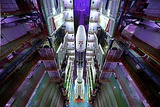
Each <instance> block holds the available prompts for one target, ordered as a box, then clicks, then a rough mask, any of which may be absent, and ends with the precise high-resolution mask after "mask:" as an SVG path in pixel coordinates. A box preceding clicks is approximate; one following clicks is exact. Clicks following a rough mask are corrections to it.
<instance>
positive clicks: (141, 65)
mask: <svg viewBox="0 0 160 107" xmlns="http://www.w3.org/2000/svg"><path fill="white" fill-rule="evenodd" d="M117 43H118V44H119V45H120V46H121V47H122V48H123V49H124V50H125V52H126V53H127V54H128V55H129V56H130V57H131V58H132V59H133V60H134V61H135V62H136V63H137V64H138V65H139V66H140V67H141V68H142V69H143V71H144V72H145V73H146V74H147V75H148V76H149V77H150V78H151V79H152V80H153V81H154V82H155V83H156V84H157V85H158V86H160V79H158V78H157V77H156V76H155V75H154V74H153V73H152V71H150V70H149V69H148V68H147V67H146V66H145V65H144V64H143V63H141V62H140V61H139V60H138V59H137V58H136V57H135V56H134V55H133V54H132V53H131V52H130V51H129V50H128V49H127V48H126V47H125V46H124V44H122V43H121V42H119V41H117Z"/></svg>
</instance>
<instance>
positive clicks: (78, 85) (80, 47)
mask: <svg viewBox="0 0 160 107" xmlns="http://www.w3.org/2000/svg"><path fill="white" fill-rule="evenodd" d="M85 49H86V32H85V27H84V26H83V25H79V26H78V30H77V34H76V51H77V56H76V62H77V78H76V80H75V87H74V96H75V99H76V100H77V99H81V100H83V99H84V90H85V89H84V79H83V67H84V53H85Z"/></svg>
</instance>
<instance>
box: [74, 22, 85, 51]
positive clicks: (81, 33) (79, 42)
mask: <svg viewBox="0 0 160 107" xmlns="http://www.w3.org/2000/svg"><path fill="white" fill-rule="evenodd" d="M85 47H86V31H85V27H84V26H83V25H79V26H78V30H77V34H76V50H77V51H79V52H80V51H81V52H82V51H84V50H85Z"/></svg>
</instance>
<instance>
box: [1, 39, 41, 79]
mask: <svg viewBox="0 0 160 107" xmlns="http://www.w3.org/2000/svg"><path fill="white" fill-rule="evenodd" d="M40 44H42V40H39V41H38V42H37V43H35V45H34V46H33V47H32V48H31V49H30V50H29V51H28V52H26V54H24V55H23V56H22V57H21V58H20V59H19V60H17V61H16V62H15V63H13V64H12V65H11V66H9V67H8V68H7V69H6V70H4V71H3V72H2V74H1V75H0V81H2V80H3V79H4V78H5V77H6V76H7V75H8V74H10V73H11V72H12V71H14V69H15V68H16V67H17V66H18V65H19V64H20V63H21V62H23V61H24V60H25V59H26V58H27V57H28V56H29V55H30V54H31V53H32V52H33V51H34V50H35V49H36V48H38V47H39V45H40Z"/></svg>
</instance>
